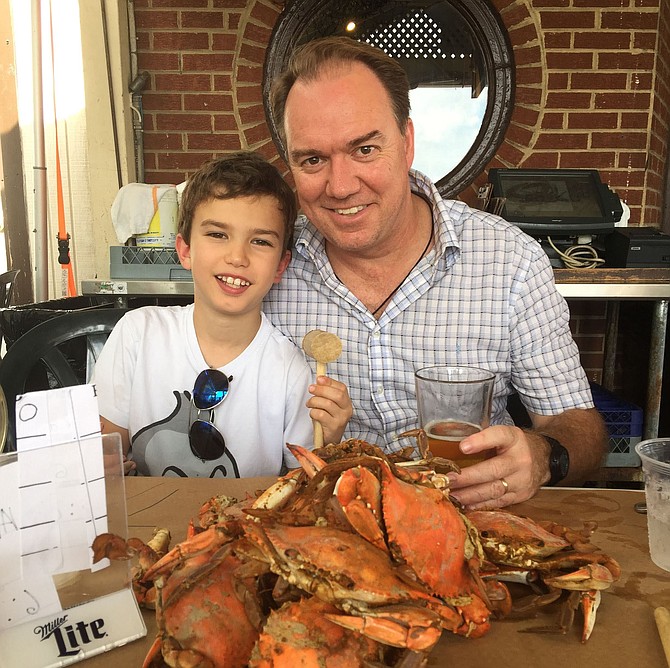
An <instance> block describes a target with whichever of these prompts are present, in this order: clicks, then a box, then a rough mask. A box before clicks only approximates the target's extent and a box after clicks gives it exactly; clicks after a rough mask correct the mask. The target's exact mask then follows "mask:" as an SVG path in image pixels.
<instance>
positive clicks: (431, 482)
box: [93, 440, 620, 668]
mask: <svg viewBox="0 0 670 668" xmlns="http://www.w3.org/2000/svg"><path fill="white" fill-rule="evenodd" d="M290 448H291V451H292V452H293V453H294V455H295V456H296V458H297V459H298V461H299V462H300V464H301V467H302V468H300V469H297V470H295V471H292V472H290V473H289V474H288V475H286V476H284V477H283V478H280V479H279V480H278V481H277V483H276V484H274V485H273V486H271V487H270V488H268V489H267V490H265V491H263V492H259V493H257V495H256V496H255V497H253V498H247V499H244V500H242V501H237V500H236V499H232V498H228V497H225V496H219V497H214V498H212V499H210V500H209V501H207V502H206V503H205V504H204V505H203V506H202V508H201V509H200V513H199V518H198V521H197V522H194V521H192V522H191V525H190V527H189V530H188V534H187V538H186V540H185V541H184V542H182V543H179V544H178V545H176V546H174V547H172V548H171V549H169V540H170V536H169V532H167V531H166V530H160V531H158V532H156V534H155V535H154V538H153V539H152V540H151V541H149V543H148V544H144V543H142V542H141V541H139V540H138V539H134V538H131V539H130V540H128V541H125V540H124V539H122V538H120V537H118V536H114V535H111V534H104V535H102V536H99V537H98V538H97V539H96V541H95V543H94V545H93V549H94V553H95V558H96V559H100V558H102V557H105V556H107V557H110V558H117V559H125V558H132V559H133V560H134V566H133V585H134V589H135V593H136V596H137V598H138V601H139V602H140V605H143V606H146V607H150V608H155V610H156V619H157V627H158V634H157V637H156V640H155V642H154V644H153V646H152V648H151V650H150V652H149V654H148V656H147V658H146V660H145V663H144V666H145V667H151V666H164V665H168V666H174V667H186V666H189V667H196V666H198V667H201V668H205V667H207V668H215V667H216V668H218V667H222V668H223V667H225V668H235V667H237V666H239V667H244V666H250V667H270V666H287V667H289V666H290V667H293V666H305V667H307V666H315V667H316V666H325V665H327V666H329V667H331V668H337V667H339V666H343V667H344V666H346V667H347V668H351V667H353V666H389V665H390V666H420V665H423V664H424V663H425V661H426V657H427V656H428V654H429V652H430V651H431V649H432V648H433V647H434V646H435V644H436V643H437V642H438V640H439V639H440V637H441V635H442V634H443V633H444V632H445V631H446V632H448V633H455V634H459V635H461V636H467V637H470V638H477V637H480V636H482V635H484V634H485V633H487V631H488V630H489V628H490V625H491V622H492V620H495V619H497V618H501V617H504V616H506V615H509V614H510V613H512V612H513V611H516V612H518V611H519V610H521V609H523V608H524V607H527V606H530V605H532V606H536V605H542V604H548V603H552V602H554V601H558V600H559V599H560V600H561V602H562V605H561V606H560V609H561V612H560V613H559V617H560V622H559V623H558V624H557V625H556V627H555V628H553V627H552V628H551V629H550V628H548V627H539V628H538V629H536V630H539V631H549V630H556V631H562V632H565V631H566V630H567V629H568V628H569V626H570V624H571V622H572V618H573V616H574V613H575V611H576V610H578V609H581V616H582V619H583V630H582V641H583V642H585V641H586V640H587V639H588V637H589V636H590V634H591V632H592V630H593V625H594V622H595V615H596V610H597V608H598V605H599V602H600V592H601V591H602V590H604V589H606V588H607V587H609V586H610V585H611V584H612V582H614V581H615V580H616V579H617V578H618V577H619V574H620V572H619V567H618V565H617V563H616V562H615V561H614V560H613V559H612V558H611V557H609V556H608V555H606V554H604V553H603V552H601V551H600V550H598V549H597V548H595V547H594V546H593V545H591V543H590V542H589V537H590V535H591V534H592V533H593V531H594V530H595V528H596V527H595V526H593V525H592V524H591V525H588V524H587V525H585V526H584V527H583V528H582V529H580V530H571V529H568V528H566V527H561V526H557V525H555V524H546V523H545V524H543V523H537V522H534V521H532V520H530V519H527V518H524V517H520V516H517V515H514V514H512V513H510V512H507V511H472V512H463V509H462V508H460V507H459V505H458V503H457V502H456V501H455V500H454V499H452V498H451V497H450V495H449V481H448V477H447V475H446V473H448V471H449V470H453V465H452V464H451V463H450V462H448V461H446V460H441V459H438V458H433V457H431V455H430V453H429V452H426V451H425V450H424V451H422V457H421V458H420V459H419V460H411V458H410V457H409V453H408V452H407V451H404V452H402V453H399V454H398V455H396V456H394V457H389V456H387V455H385V454H384V453H382V451H381V450H380V449H378V448H377V447H376V446H373V445H371V444H368V443H365V442H362V441H355V440H350V441H345V442H344V443H341V444H338V445H329V446H326V447H324V448H320V449H318V450H314V451H310V450H306V449H304V448H301V447H298V446H290ZM511 581H517V582H518V581H521V582H523V583H524V584H525V585H527V587H528V596H524V599H523V600H515V601H513V600H512V597H511V595H510V592H509V589H508V586H507V584H506V583H507V582H511ZM326 660H327V663H326Z"/></svg>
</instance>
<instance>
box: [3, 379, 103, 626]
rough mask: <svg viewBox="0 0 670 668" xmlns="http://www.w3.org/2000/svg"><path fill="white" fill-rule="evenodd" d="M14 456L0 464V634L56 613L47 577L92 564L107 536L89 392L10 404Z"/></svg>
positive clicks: (74, 390)
mask: <svg viewBox="0 0 670 668" xmlns="http://www.w3.org/2000/svg"><path fill="white" fill-rule="evenodd" d="M16 437H17V439H16V442H17V450H18V455H17V457H16V459H14V460H13V461H10V462H8V461H5V462H4V463H3V464H2V465H0V563H1V564H2V568H1V569H0V630H2V629H5V628H9V627H10V626H14V625H17V624H21V623H23V622H25V621H27V620H28V619H31V618H33V619H38V618H40V617H42V616H44V615H48V614H52V613H55V612H58V611H60V610H61V609H62V608H61V606H60V602H59V599H58V593H57V590H56V587H55V585H54V581H53V578H52V575H55V574H58V573H70V572H73V571H80V570H84V569H92V570H99V569H100V568H104V567H105V566H106V565H107V563H108V562H107V560H103V563H100V564H96V565H95V566H93V555H92V550H91V547H90V546H91V545H92V543H93V540H94V538H95V536H96V535H98V534H99V533H104V532H106V531H107V503H106V494H105V474H104V464H103V452H102V438H101V434H100V421H99V413H98V406H97V400H96V398H95V391H94V388H93V386H92V385H80V386H76V387H67V388H62V389H56V390H48V391H45V392H33V393H27V394H24V395H22V396H20V397H18V398H17V402H16Z"/></svg>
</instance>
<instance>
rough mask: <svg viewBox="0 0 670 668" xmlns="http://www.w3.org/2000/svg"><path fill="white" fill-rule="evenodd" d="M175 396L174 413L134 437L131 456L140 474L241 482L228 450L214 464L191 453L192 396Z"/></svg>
mask: <svg viewBox="0 0 670 668" xmlns="http://www.w3.org/2000/svg"><path fill="white" fill-rule="evenodd" d="M172 394H173V395H174V397H175V407H174V410H172V412H171V413H170V414H169V415H168V416H166V417H165V418H163V419H161V420H157V421H156V422H153V423H151V424H149V425H147V426H146V427H143V428H142V429H140V430H139V431H138V432H137V433H136V434H135V435H134V436H133V440H132V445H131V455H132V460H133V461H134V462H135V464H136V465H137V470H138V472H139V473H140V474H141V475H149V471H153V472H154V475H162V476H170V477H181V478H189V477H198V478H239V477H240V472H239V467H238V465H237V462H236V461H235V458H234V457H233V455H232V454H231V453H230V451H229V450H228V448H226V451H225V452H224V454H223V455H222V456H221V457H219V459H215V460H212V461H203V460H202V459H199V458H198V457H196V456H195V455H194V454H193V453H192V452H191V447H190V445H189V442H188V430H189V427H190V426H191V423H190V420H191V417H192V415H191V410H190V408H191V395H190V392H178V391H176V390H175V391H173V393H172ZM158 471H160V473H158Z"/></svg>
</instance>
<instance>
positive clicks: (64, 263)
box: [49, 0, 77, 297]
mask: <svg viewBox="0 0 670 668" xmlns="http://www.w3.org/2000/svg"><path fill="white" fill-rule="evenodd" d="M49 30H50V33H51V78H52V91H53V98H54V131H55V135H56V195H57V201H58V236H57V239H58V251H59V252H58V261H59V262H60V265H61V267H62V268H63V270H64V271H67V296H68V297H76V295H77V286H76V285H75V281H74V268H73V266H72V261H71V259H70V243H69V241H70V235H69V234H68V232H67V229H66V227H65V200H64V198H63V177H62V174H61V168H60V152H59V150H58V116H57V115H56V67H55V62H54V61H55V57H54V30H53V21H52V11H51V0H49Z"/></svg>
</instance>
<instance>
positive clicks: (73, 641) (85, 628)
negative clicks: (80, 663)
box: [34, 615, 107, 656]
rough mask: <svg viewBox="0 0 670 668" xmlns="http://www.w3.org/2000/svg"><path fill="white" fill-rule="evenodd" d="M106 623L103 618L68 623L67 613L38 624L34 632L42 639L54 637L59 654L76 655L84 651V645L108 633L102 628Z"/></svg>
mask: <svg viewBox="0 0 670 668" xmlns="http://www.w3.org/2000/svg"><path fill="white" fill-rule="evenodd" d="M104 624H105V622H104V620H102V619H96V620H94V621H92V622H83V621H78V622H73V623H71V624H68V623H67V615H63V616H62V617H56V618H55V619H54V620H53V621H51V622H49V623H48V624H43V625H42V626H36V627H35V629H34V633H35V634H36V635H38V636H40V641H42V640H47V639H48V638H51V637H53V639H54V640H55V641H56V645H57V647H58V656H76V655H77V654H79V652H81V651H83V649H84V648H83V647H82V645H88V644H89V643H91V642H93V641H94V640H99V639H100V638H104V637H105V636H106V635H107V633H106V632H105V631H103V630H102V627H103V626H104Z"/></svg>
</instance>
